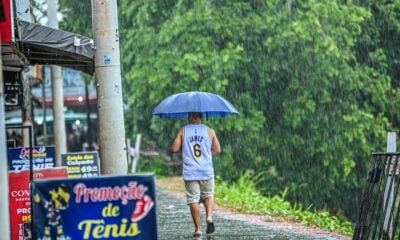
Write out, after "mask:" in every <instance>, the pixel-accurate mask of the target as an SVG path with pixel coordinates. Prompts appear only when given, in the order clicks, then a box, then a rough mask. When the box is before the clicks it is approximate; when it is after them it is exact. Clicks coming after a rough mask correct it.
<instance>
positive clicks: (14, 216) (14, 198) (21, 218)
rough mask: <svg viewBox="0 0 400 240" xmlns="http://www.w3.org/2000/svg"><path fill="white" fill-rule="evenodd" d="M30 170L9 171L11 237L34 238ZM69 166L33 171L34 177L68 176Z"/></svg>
mask: <svg viewBox="0 0 400 240" xmlns="http://www.w3.org/2000/svg"><path fill="white" fill-rule="evenodd" d="M29 174H30V171H28V170H25V171H19V172H14V171H9V172H8V182H9V199H10V219H11V239H15V240H25V239H32V236H31V235H32V234H31V192H30V188H29V185H30V184H29V182H30V176H29ZM66 177H67V168H65V167H62V168H48V169H40V170H35V171H33V179H43V178H66Z"/></svg>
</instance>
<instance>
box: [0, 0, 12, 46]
mask: <svg viewBox="0 0 400 240" xmlns="http://www.w3.org/2000/svg"><path fill="white" fill-rule="evenodd" d="M0 1H2V2H3V9H4V15H5V16H6V20H5V21H3V22H0V35H1V43H11V42H14V24H13V21H12V19H13V14H12V12H13V11H12V4H11V1H12V0H0Z"/></svg>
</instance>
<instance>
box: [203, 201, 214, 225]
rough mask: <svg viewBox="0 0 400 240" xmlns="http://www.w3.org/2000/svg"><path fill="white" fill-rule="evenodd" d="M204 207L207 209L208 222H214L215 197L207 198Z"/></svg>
mask: <svg viewBox="0 0 400 240" xmlns="http://www.w3.org/2000/svg"><path fill="white" fill-rule="evenodd" d="M204 207H205V209H206V216H207V222H212V221H213V210H214V197H213V196H210V197H206V198H205V199H204Z"/></svg>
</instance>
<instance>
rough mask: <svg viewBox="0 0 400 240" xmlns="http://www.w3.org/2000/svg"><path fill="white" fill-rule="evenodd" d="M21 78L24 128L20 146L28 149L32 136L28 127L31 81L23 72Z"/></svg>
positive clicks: (30, 120) (30, 110) (30, 114)
mask: <svg viewBox="0 0 400 240" xmlns="http://www.w3.org/2000/svg"><path fill="white" fill-rule="evenodd" d="M19 76H20V78H22V86H23V93H24V94H23V96H24V97H23V103H22V125H23V126H24V127H27V128H24V129H23V130H22V146H23V147H29V142H30V141H32V139H29V138H32V137H33V136H30V134H29V127H33V121H32V95H31V92H32V88H31V80H30V79H29V77H28V76H27V74H25V73H24V72H21V74H20V75H19Z"/></svg>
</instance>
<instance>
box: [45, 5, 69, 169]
mask: <svg viewBox="0 0 400 240" xmlns="http://www.w3.org/2000/svg"><path fill="white" fill-rule="evenodd" d="M57 8H58V0H47V17H48V22H47V25H48V26H49V27H51V28H54V29H58V20H57V13H58V10H57ZM50 68H51V88H52V99H53V130H54V143H55V145H56V166H61V154H64V153H67V144H66V134H65V118H64V92H63V79H62V76H61V67H59V66H54V65H52V66H51V67H50ZM43 121H45V119H44V120H43Z"/></svg>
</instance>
